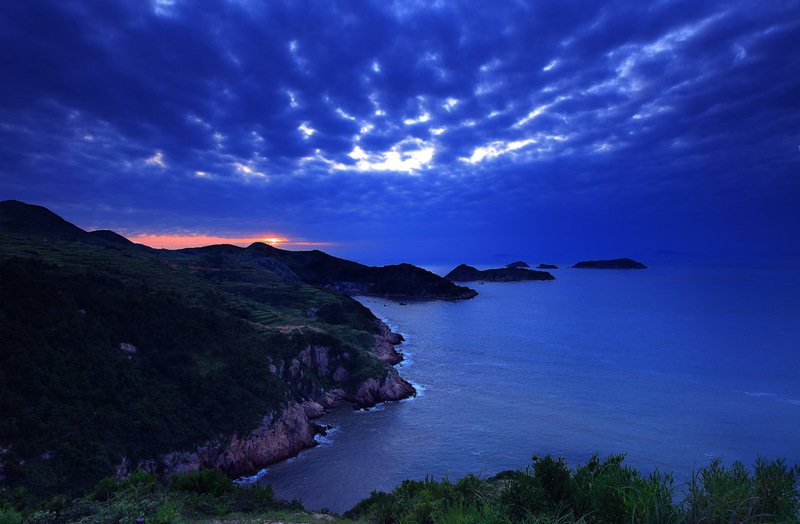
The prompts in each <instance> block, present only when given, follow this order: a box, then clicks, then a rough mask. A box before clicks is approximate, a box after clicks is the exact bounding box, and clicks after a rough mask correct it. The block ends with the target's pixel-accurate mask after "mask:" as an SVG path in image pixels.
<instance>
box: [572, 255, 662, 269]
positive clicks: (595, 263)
mask: <svg viewBox="0 0 800 524" xmlns="http://www.w3.org/2000/svg"><path fill="white" fill-rule="evenodd" d="M572 267H574V268H586V269H647V266H645V265H644V264H642V263H641V262H637V261H635V260H633V259H630V258H615V259H612V260H585V261H583V262H578V263H577V264H575V265H574V266H572Z"/></svg>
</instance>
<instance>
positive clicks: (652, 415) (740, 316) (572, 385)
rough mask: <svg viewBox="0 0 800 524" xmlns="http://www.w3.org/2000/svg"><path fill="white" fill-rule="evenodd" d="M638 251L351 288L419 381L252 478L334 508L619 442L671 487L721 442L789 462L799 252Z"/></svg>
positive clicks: (723, 453)
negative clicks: (413, 288)
mask: <svg viewBox="0 0 800 524" xmlns="http://www.w3.org/2000/svg"><path fill="white" fill-rule="evenodd" d="M645 262H646V263H647V264H648V265H649V267H648V269H641V270H605V269H576V268H570V267H568V266H567V265H563V264H560V265H559V269H555V270H551V273H552V274H553V275H554V276H555V277H556V280H553V281H546V282H539V281H529V282H508V283H491V282H480V283H479V282H473V283H470V284H469V285H470V287H473V288H474V289H476V290H477V291H478V292H479V295H478V296H477V297H475V298H474V299H472V300H465V301H456V302H445V301H403V302H400V301H395V300H388V299H379V298H373V297H357V300H359V301H360V302H361V303H363V304H364V305H366V306H367V307H369V308H370V310H372V312H373V313H374V314H375V315H376V316H377V317H379V318H381V319H382V320H384V321H385V322H386V323H387V324H388V325H389V326H390V327H391V328H392V329H393V330H394V331H396V332H399V333H401V334H402V335H403V336H404V337H405V342H404V343H403V344H401V345H400V346H398V349H399V350H401V351H402V353H403V355H404V357H405V360H404V362H403V363H401V364H400V365H399V371H400V373H401V375H402V376H403V377H405V378H406V379H407V380H409V381H410V382H412V383H413V384H414V385H415V387H416V388H417V391H418V394H417V396H416V398H413V399H408V400H403V401H400V402H392V403H385V404H382V405H380V406H378V407H377V408H374V409H372V410H369V411H354V410H353V409H352V407H351V406H349V405H343V406H341V407H338V408H335V409H333V410H331V411H330V412H329V413H328V414H326V415H325V416H324V417H323V418H322V419H320V421H319V422H321V423H324V424H328V425H330V426H331V427H332V429H331V430H330V431H329V432H328V434H327V435H326V436H324V437H319V441H320V445H319V446H317V447H315V448H312V449H310V450H307V451H304V452H303V453H301V454H300V455H299V456H297V457H295V458H293V459H290V460H287V461H284V462H282V463H279V464H275V465H273V466H270V467H269V468H267V469H266V470H264V471H262V472H261V473H260V474H259V476H258V482H261V483H269V484H272V486H273V489H274V490H275V492H276V494H277V495H278V496H280V497H283V498H285V499H288V500H292V499H299V500H301V501H302V503H303V504H304V505H305V507H306V508H308V509H316V510H320V509H327V510H330V511H334V512H343V511H345V510H347V509H349V508H351V507H352V506H353V505H354V504H355V503H357V502H358V501H360V500H361V499H363V498H365V497H368V496H369V495H370V493H371V492H372V491H387V492H388V491H391V490H392V489H393V488H395V487H396V486H398V485H400V483H401V482H402V481H403V480H404V479H414V480H422V479H425V478H430V479H434V480H441V479H445V478H447V479H450V480H451V481H455V480H457V479H459V478H461V477H463V476H465V475H467V474H470V473H473V474H476V475H480V476H484V477H486V476H491V475H494V474H496V473H498V472H500V471H503V470H508V469H524V468H526V467H527V466H529V465H530V464H531V460H532V457H533V456H534V455H538V456H543V455H545V454H547V453H550V454H552V455H554V456H559V457H563V458H565V459H566V460H567V461H568V463H569V465H570V466H571V467H576V466H578V465H580V464H583V463H585V462H586V461H587V460H589V459H590V457H591V456H592V455H593V454H594V453H597V454H598V455H599V456H600V457H601V458H603V457H605V456H607V455H609V454H618V453H625V454H626V458H625V462H624V464H628V465H631V466H634V467H636V468H637V469H639V471H640V472H642V473H650V472H653V471H655V470H658V471H660V472H671V473H672V474H673V477H674V479H675V485H676V487H677V493H678V494H680V493H681V492H682V490H683V487H682V486H683V485H684V483H685V482H687V481H689V480H690V479H691V478H692V476H693V474H694V473H695V472H696V471H697V469H698V468H700V467H703V466H707V465H708V464H710V463H711V461H712V460H714V459H717V458H719V459H721V460H722V463H723V464H725V465H730V464H732V463H733V462H734V461H741V462H743V463H744V464H745V465H746V466H748V467H752V465H753V464H754V463H755V461H756V460H757V459H758V457H764V458H768V459H773V458H780V459H785V460H786V462H787V463H788V464H800V264H797V263H770V264H763V263H747V264H730V263H698V262H691V261H682V262H674V261H667V262H658V263H654V262H652V261H650V262H648V261H646V260H645ZM453 267H455V265H453V266H430V267H427V269H430V270H431V271H433V272H435V273H437V274H439V275H444V274H446V273H447V272H448V271H449V270H450V269H452V268H453ZM486 267H488V266H481V268H486ZM495 267H496V266H495Z"/></svg>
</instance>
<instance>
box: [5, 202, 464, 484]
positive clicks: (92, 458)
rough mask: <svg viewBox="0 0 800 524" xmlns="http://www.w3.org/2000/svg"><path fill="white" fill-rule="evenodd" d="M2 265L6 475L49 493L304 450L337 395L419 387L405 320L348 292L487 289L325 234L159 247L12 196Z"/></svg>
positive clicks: (248, 469)
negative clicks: (273, 242)
mask: <svg viewBox="0 0 800 524" xmlns="http://www.w3.org/2000/svg"><path fill="white" fill-rule="evenodd" d="M0 281H2V282H3V285H2V286H0V319H2V321H3V329H4V351H2V352H0V370H2V371H3V380H0V413H3V416H4V418H5V419H6V420H10V421H11V420H13V421H14V424H2V425H0V490H3V489H5V488H10V489H15V488H16V487H27V488H29V489H31V490H36V491H37V492H43V491H47V490H49V491H50V492H66V491H68V490H73V491H81V490H87V489H90V488H91V487H92V486H94V485H95V484H96V482H97V481H98V480H100V479H101V478H103V477H105V476H108V475H110V474H113V473H114V471H115V469H116V472H117V473H118V474H119V475H121V476H124V475H126V474H127V473H129V472H130V471H131V470H133V469H135V468H137V467H142V468H143V469H145V470H149V471H155V472H158V473H159V474H163V475H168V474H170V473H173V472H175V471H186V470H192V469H199V468H204V467H213V468H217V469H219V470H221V471H224V472H225V473H226V474H228V475H230V476H233V477H238V476H242V475H250V474H253V473H256V472H257V471H258V470H259V469H261V468H263V467H265V466H267V465H269V464H272V463H274V462H276V461H280V460H283V459H286V458H289V457H291V456H293V455H296V454H297V453H299V452H300V451H301V450H303V449H306V448H308V447H310V446H314V445H315V444H316V441H315V439H314V437H315V436H316V435H317V434H318V433H320V432H322V431H325V428H324V426H323V425H322V424H319V423H318V422H316V420H317V419H318V418H319V417H320V416H322V415H323V414H324V413H325V410H326V409H328V408H330V407H331V406H333V405H335V404H336V403H339V402H349V403H352V404H353V405H354V406H355V407H356V408H370V407H372V406H374V405H375V404H376V403H379V402H386V401H394V400H399V399H403V398H407V397H409V396H413V395H414V394H415V390H414V388H413V387H412V386H411V385H410V384H409V383H408V382H407V381H405V380H404V379H403V378H402V377H400V375H399V373H398V371H397V370H396V369H395V368H394V365H396V364H397V363H399V362H400V361H401V360H402V357H401V356H400V354H399V353H398V352H397V351H396V350H395V348H394V346H395V345H397V344H399V343H400V342H402V337H401V336H400V335H398V334H396V333H392V332H391V331H390V330H389V328H388V327H387V326H386V325H385V324H383V323H382V322H381V321H380V320H378V319H377V318H376V317H375V315H373V313H372V312H371V311H370V310H369V309H368V308H366V307H364V306H363V305H361V304H360V303H359V302H358V301H356V300H354V299H353V298H351V297H350V296H348V295H347V294H348V293H358V294H359V295H368V296H378V297H393V298H420V299H436V300H461V299H465V298H472V297H474V296H475V295H476V294H477V293H476V292H475V291H474V290H472V289H470V288H468V287H464V286H459V285H456V284H454V283H453V282H450V281H448V280H446V279H444V278H442V277H440V276H438V275H435V274H433V273H431V272H429V271H426V270H424V269H422V268H418V267H416V266H412V265H410V264H399V265H394V266H384V267H370V266H365V265H362V264H358V263H356V262H351V261H348V260H343V259H339V258H336V257H333V256H331V255H328V254H326V253H323V252H321V251H316V250H315V251H285V250H281V249H277V248H274V247H272V246H269V245H267V244H263V243H255V244H252V245H250V246H249V247H247V248H242V247H237V246H233V245H215V246H206V247H202V248H189V249H180V250H166V249H152V248H149V247H147V246H144V245H140V244H134V243H132V242H130V241H128V240H127V239H125V238H124V237H121V236H120V235H117V234H116V233H113V232H111V231H93V232H87V231H84V230H83V229H81V228H79V227H77V226H75V225H73V224H70V223H69V222H67V221H66V220H64V219H62V218H61V217H59V216H58V215H56V214H54V213H52V212H51V211H49V210H47V209H45V208H43V207H40V206H34V205H29V204H25V203H23V202H18V201H4V202H0ZM30 406H36V409H31V408H30Z"/></svg>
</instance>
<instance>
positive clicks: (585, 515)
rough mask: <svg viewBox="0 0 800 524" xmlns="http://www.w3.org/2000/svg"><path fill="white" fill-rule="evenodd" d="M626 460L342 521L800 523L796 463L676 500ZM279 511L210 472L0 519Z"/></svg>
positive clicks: (486, 484) (539, 467) (7, 513)
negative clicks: (629, 465) (793, 465)
mask: <svg viewBox="0 0 800 524" xmlns="http://www.w3.org/2000/svg"><path fill="white" fill-rule="evenodd" d="M624 458H625V456H624V455H609V456H608V457H607V458H605V459H603V460H600V459H599V458H598V456H597V455H596V454H595V455H594V456H593V457H592V458H591V459H590V460H589V461H588V462H587V463H586V464H583V465H579V466H578V467H577V468H575V469H571V468H569V466H568V465H567V462H566V461H565V460H564V459H562V458H555V457H553V456H551V455H545V456H544V457H538V456H534V457H533V462H532V464H531V466H529V467H528V468H526V469H525V470H522V471H519V470H518V471H505V472H502V473H499V474H497V475H495V476H494V477H489V478H482V477H479V476H476V475H467V476H466V477H464V478H462V479H460V480H458V481H456V482H452V481H450V480H449V479H443V480H441V481H434V480H432V479H429V478H426V479H425V480H422V481H415V480H406V481H403V483H402V484H401V485H400V486H399V487H397V488H396V489H394V490H392V491H391V492H390V493H385V492H373V493H372V494H371V495H370V497H369V498H367V499H364V500H362V501H361V502H359V503H358V504H356V506H355V507H353V509H351V510H350V511H348V512H347V513H345V517H347V518H352V519H358V520H360V521H363V522H379V523H392V524H404V523H409V524H410V523H420V524H423V523H430V524H433V523H437V524H438V523H443V524H450V523H452V524H455V523H467V524H469V523H472V524H484V523H486V524H488V523H531V524H538V523H542V524H544V523H551V524H574V523H579V524H590V523H592V524H607V523H653V524H684V523H686V524H700V523H703V524H706V523H708V524H717V523H719V524H722V523H797V522H800V487H798V480H800V467H798V466H795V467H788V466H787V465H786V463H785V462H784V461H782V460H765V459H759V460H758V461H756V464H755V466H754V468H753V469H752V470H748V469H747V468H745V467H744V465H743V464H742V463H741V462H734V463H733V464H732V465H731V466H730V467H725V466H723V465H722V463H721V462H720V461H719V460H714V461H712V462H711V464H710V465H709V466H707V467H704V468H701V469H699V470H698V471H697V472H695V473H694V474H693V476H692V479H691V481H689V482H688V483H686V484H685V485H684V486H683V490H682V493H683V498H682V499H681V498H680V497H676V487H675V485H674V483H673V479H672V475H671V474H662V473H660V472H658V471H656V472H654V473H652V474H650V475H647V476H645V475H642V474H641V473H639V472H638V471H637V470H635V469H634V468H631V467H628V466H626V465H623V460H624ZM281 510H295V511H296V510H302V506H301V505H300V503H299V502H298V501H292V502H287V501H285V500H281V499H278V498H276V497H275V494H274V492H273V491H272V487H271V486H266V487H258V486H256V487H242V486H238V485H236V484H234V483H233V482H231V481H230V480H229V479H227V478H226V477H225V476H224V475H222V474H221V473H219V472H217V471H215V470H203V471H195V472H189V473H183V474H177V475H174V476H173V477H172V478H171V479H170V482H169V484H168V485H166V486H165V485H162V484H160V483H158V482H157V480H156V477H155V476H153V475H151V474H149V473H144V472H136V473H134V474H132V475H131V476H130V477H129V478H128V479H127V480H125V481H123V482H117V481H116V480H114V479H113V478H110V477H107V478H105V479H103V480H101V481H100V482H99V483H98V484H97V485H96V486H95V488H94V489H93V490H92V491H91V493H89V494H88V495H86V496H84V497H79V498H74V497H72V496H70V495H57V496H55V497H53V498H51V499H50V500H49V501H47V502H45V503H39V504H38V505H35V506H34V505H32V504H30V503H29V501H28V495H27V493H26V492H25V490H23V489H18V490H15V491H14V492H12V493H5V494H4V495H3V496H2V499H0V524H17V523H22V522H25V523H48V524H50V523H70V522H78V523H86V524H88V523H134V522H136V519H139V518H144V519H145V521H146V522H147V523H159V524H166V523H180V522H196V521H198V520H204V519H206V520H207V519H211V518H214V519H216V518H218V517H224V516H226V515H250V516H256V515H269V514H273V513H274V512H276V511H281ZM263 520H268V521H269V520H273V519H271V518H269V517H268V516H267V517H261V518H260V519H259V521H263Z"/></svg>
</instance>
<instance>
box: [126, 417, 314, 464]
mask: <svg viewBox="0 0 800 524" xmlns="http://www.w3.org/2000/svg"><path fill="white" fill-rule="evenodd" d="M321 431H322V428H321V427H320V426H318V425H317V424H315V423H314V422H312V421H311V420H310V419H309V416H308V413H307V411H306V408H305V406H303V405H300V404H298V403H295V402H293V403H290V404H287V405H286V406H285V407H284V409H283V410H282V411H281V412H280V413H278V414H276V415H274V416H273V415H268V416H266V417H264V419H263V421H262V423H261V424H260V425H259V426H258V427H257V428H255V429H253V430H252V431H251V432H250V433H248V434H247V435H242V436H240V435H231V436H227V437H220V438H219V439H217V440H215V441H212V442H206V443H204V444H202V445H200V446H197V447H196V448H195V449H194V450H193V451H178V452H174V453H167V454H165V455H161V456H160V457H158V459H156V460H150V461H141V462H139V463H138V464H137V465H136V466H137V468H140V469H143V470H145V471H149V472H154V473H158V474H159V475H162V476H169V475H172V474H175V473H182V472H187V471H197V470H200V469H205V468H214V469H217V470H219V471H222V472H223V473H225V474H226V475H228V476H230V477H241V476H244V475H252V474H255V473H257V472H258V471H260V470H261V469H263V468H265V467H266V466H269V465H270V464H274V463H276V462H279V461H281V460H284V459H287V458H290V457H293V456H295V455H297V454H298V453H300V452H301V451H303V450H304V449H307V448H310V447H313V446H315V445H316V444H317V442H316V440H315V439H314V437H315V436H316V435H317V434H318V433H320V432H321ZM129 469H130V468H129V464H128V461H127V459H125V458H123V460H122V462H121V463H120V464H119V465H118V466H117V477H118V478H125V477H126V476H127V475H128V474H129V473H130V471H129Z"/></svg>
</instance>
